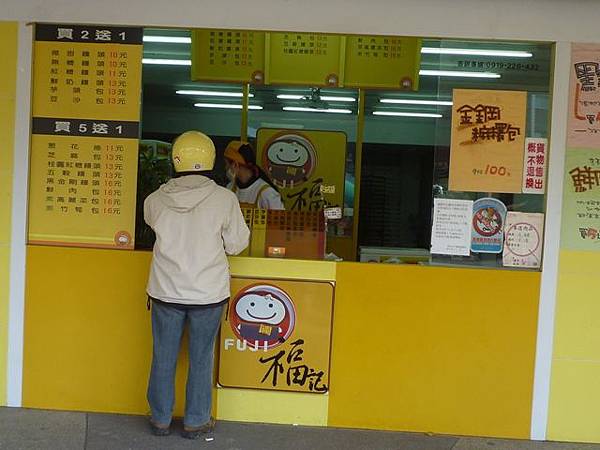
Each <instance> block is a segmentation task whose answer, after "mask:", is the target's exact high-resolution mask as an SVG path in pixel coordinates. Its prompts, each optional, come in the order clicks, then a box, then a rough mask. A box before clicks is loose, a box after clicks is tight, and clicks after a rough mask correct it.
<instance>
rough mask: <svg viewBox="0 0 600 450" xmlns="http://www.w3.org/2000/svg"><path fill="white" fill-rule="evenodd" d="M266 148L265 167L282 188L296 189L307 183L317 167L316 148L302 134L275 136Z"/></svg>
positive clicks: (286, 133) (287, 133)
mask: <svg viewBox="0 0 600 450" xmlns="http://www.w3.org/2000/svg"><path fill="white" fill-rule="evenodd" d="M264 148H265V151H264V156H263V159H264V161H263V164H264V167H265V168H266V170H267V172H268V173H269V175H270V176H271V179H272V180H273V182H274V183H275V184H276V185H277V186H279V187H281V188H294V187H296V186H299V185H301V184H302V183H304V182H306V181H307V180H308V179H309V178H310V176H311V174H312V173H313V171H314V170H315V168H316V166H317V152H316V150H315V147H314V145H313V144H312V142H311V141H310V140H309V139H308V138H307V137H306V136H303V135H302V134H299V133H290V132H285V133H283V134H279V135H275V136H274V137H273V138H272V139H271V140H270V141H269V142H267V144H266V146H265V147H264Z"/></svg>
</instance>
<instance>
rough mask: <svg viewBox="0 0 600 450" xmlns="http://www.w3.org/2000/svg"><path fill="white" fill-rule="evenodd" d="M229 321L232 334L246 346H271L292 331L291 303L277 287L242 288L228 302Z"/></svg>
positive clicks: (270, 347)
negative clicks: (244, 342) (245, 343)
mask: <svg viewBox="0 0 600 450" xmlns="http://www.w3.org/2000/svg"><path fill="white" fill-rule="evenodd" d="M229 324H230V325H231V329H232V330H233V333H234V334H235V335H236V336H237V337H238V338H239V339H240V340H244V341H246V342H247V343H248V345H249V346H251V347H254V348H261V349H272V348H275V347H277V346H279V345H281V344H282V343H284V342H285V341H286V340H287V338H288V337H290V335H291V334H292V332H293V331H294V326H295V324H296V310H295V308H294V302H293V301H292V299H291V298H290V296H289V295H288V294H287V293H286V292H285V291H283V290H282V289H280V288H278V287H277V286H273V285H270V284H257V285H253V286H249V287H247V288H245V289H242V290H241V291H240V292H239V293H238V294H237V295H236V296H235V298H234V299H233V301H232V302H231V305H230V307H229Z"/></svg>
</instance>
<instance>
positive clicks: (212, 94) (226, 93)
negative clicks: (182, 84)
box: [175, 89, 254, 98]
mask: <svg viewBox="0 0 600 450" xmlns="http://www.w3.org/2000/svg"><path fill="white" fill-rule="evenodd" d="M175 93H176V94H179V95H200V96H207V97H239V98H241V97H243V96H244V94H243V93H241V92H229V91H194V90H185V89H182V90H178V91H175ZM248 97H250V98H252V97H254V94H248Z"/></svg>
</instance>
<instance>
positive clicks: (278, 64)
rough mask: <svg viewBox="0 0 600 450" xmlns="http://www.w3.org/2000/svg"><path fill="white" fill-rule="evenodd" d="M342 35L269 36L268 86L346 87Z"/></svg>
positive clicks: (282, 34)
mask: <svg viewBox="0 0 600 450" xmlns="http://www.w3.org/2000/svg"><path fill="white" fill-rule="evenodd" d="M344 39H345V38H344V37H342V36H335V35H330V34H317V33H291V32H290V33H288V32H285V33H269V34H268V42H267V58H268V61H267V64H266V71H267V72H266V83H267V84H271V83H274V84H301V85H304V84H308V85H311V86H340V85H342V84H343V73H341V67H343V64H342V61H343V52H342V48H343V40H344Z"/></svg>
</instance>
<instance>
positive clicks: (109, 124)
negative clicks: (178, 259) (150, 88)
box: [29, 25, 142, 248]
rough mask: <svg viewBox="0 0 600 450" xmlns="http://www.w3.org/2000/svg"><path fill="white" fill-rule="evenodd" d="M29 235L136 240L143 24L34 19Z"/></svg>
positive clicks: (108, 242) (69, 240) (58, 241)
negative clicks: (61, 22)
mask: <svg viewBox="0 0 600 450" xmlns="http://www.w3.org/2000/svg"><path fill="white" fill-rule="evenodd" d="M35 38H36V41H35V47H34V52H35V64H34V73H33V78H34V88H33V97H34V98H33V119H32V139H31V169H30V192H29V195H30V206H29V241H30V243H34V244H35V243H38V244H52V245H74V246H93V247H110V248H133V245H134V242H133V236H134V226H135V198H136V185H137V159H138V158H137V154H138V135H139V116H140V92H141V66H142V64H141V63H142V61H141V59H142V29H141V28H130V27H105V26H73V25H37V26H36V32H35Z"/></svg>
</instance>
